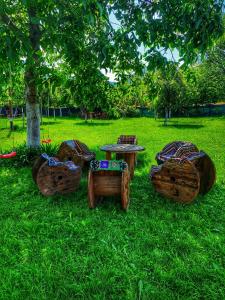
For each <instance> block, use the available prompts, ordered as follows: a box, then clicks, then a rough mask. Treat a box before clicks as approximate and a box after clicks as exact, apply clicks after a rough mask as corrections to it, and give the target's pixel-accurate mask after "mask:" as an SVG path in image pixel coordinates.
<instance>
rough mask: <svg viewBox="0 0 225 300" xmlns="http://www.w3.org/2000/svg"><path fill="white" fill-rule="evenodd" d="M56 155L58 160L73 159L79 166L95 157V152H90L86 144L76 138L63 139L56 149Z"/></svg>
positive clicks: (86, 163)
mask: <svg viewBox="0 0 225 300" xmlns="http://www.w3.org/2000/svg"><path fill="white" fill-rule="evenodd" d="M57 157H58V158H59V160H60V161H73V162H74V163H75V165H77V166H80V167H81V168H83V167H84V165H88V164H89V163H90V161H91V160H93V159H95V153H94V152H91V151H90V150H89V149H88V147H87V145H85V144H84V143H82V142H80V141H78V140H69V141H64V142H63V143H62V144H61V145H60V147H59V150H58V153H57Z"/></svg>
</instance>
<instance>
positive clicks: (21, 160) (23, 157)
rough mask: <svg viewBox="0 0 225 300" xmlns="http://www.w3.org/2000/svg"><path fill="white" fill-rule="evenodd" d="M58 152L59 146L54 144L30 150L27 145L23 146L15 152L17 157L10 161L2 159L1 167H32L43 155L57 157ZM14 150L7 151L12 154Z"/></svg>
mask: <svg viewBox="0 0 225 300" xmlns="http://www.w3.org/2000/svg"><path fill="white" fill-rule="evenodd" d="M57 150H58V146H57V145H54V144H43V145H41V146H40V147H39V148H30V147H27V145H26V144H21V145H20V146H18V147H17V148H16V149H15V151H16V152H17V155H16V156H15V157H13V158H10V159H0V167H16V168H20V167H25V166H32V165H33V163H34V161H35V159H36V158H37V157H38V156H39V155H41V153H47V154H48V155H49V156H55V155H56V153H57ZM11 151H12V150H9V151H5V153H10V152H11Z"/></svg>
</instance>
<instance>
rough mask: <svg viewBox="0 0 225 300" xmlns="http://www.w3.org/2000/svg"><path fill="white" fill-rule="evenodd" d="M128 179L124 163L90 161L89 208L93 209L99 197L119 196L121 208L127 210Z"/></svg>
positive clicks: (126, 167)
mask: <svg viewBox="0 0 225 300" xmlns="http://www.w3.org/2000/svg"><path fill="white" fill-rule="evenodd" d="M129 177H130V176H129V170H128V166H127V163H126V162H123V161H118V160H101V161H98V160H95V161H92V162H91V165H90V170H89V175H88V203H89V207H90V208H95V207H96V205H97V200H98V198H99V197H104V196H120V198H121V206H122V208H123V209H124V210H127V208H128V205H129Z"/></svg>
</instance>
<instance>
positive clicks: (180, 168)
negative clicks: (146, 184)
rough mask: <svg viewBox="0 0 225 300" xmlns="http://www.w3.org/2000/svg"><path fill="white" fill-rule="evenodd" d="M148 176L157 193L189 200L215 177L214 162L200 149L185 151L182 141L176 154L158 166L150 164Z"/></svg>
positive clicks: (185, 201)
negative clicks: (181, 145)
mask: <svg viewBox="0 0 225 300" xmlns="http://www.w3.org/2000/svg"><path fill="white" fill-rule="evenodd" d="M150 180H151V182H152V184H153V186H154V187H155V189H156V191H157V192H159V193H160V194H162V195H164V196H166V197H168V198H171V199H174V200H176V201H178V202H181V203H190V202H192V201H193V200H194V199H195V197H196V196H197V195H198V194H202V195H205V194H206V193H208V192H209V191H210V189H211V188H212V186H213V184H214V182H215V180H216V170H215V166H214V164H213V162H212V160H211V159H210V157H209V156H208V155H207V154H206V153H205V152H203V151H198V152H192V151H188V146H187V145H183V149H182V147H181V148H180V150H179V151H176V156H173V158H169V159H168V160H166V161H165V162H164V163H163V164H160V165H159V166H152V168H151V170H150Z"/></svg>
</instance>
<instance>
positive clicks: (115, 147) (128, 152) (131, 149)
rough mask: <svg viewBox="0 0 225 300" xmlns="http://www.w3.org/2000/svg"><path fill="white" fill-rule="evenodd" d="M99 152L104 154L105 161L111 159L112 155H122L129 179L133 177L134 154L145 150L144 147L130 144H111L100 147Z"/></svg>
mask: <svg viewBox="0 0 225 300" xmlns="http://www.w3.org/2000/svg"><path fill="white" fill-rule="evenodd" d="M100 150H102V151H105V152H106V159H107V160H111V159H112V153H113V152H114V153H123V154H124V160H125V161H126V163H127V164H128V167H129V171H130V177H131V179H132V178H133V176H134V166H135V153H136V152H140V151H143V150H145V148H144V147H142V146H139V145H131V144H112V145H104V146H102V147H100Z"/></svg>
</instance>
